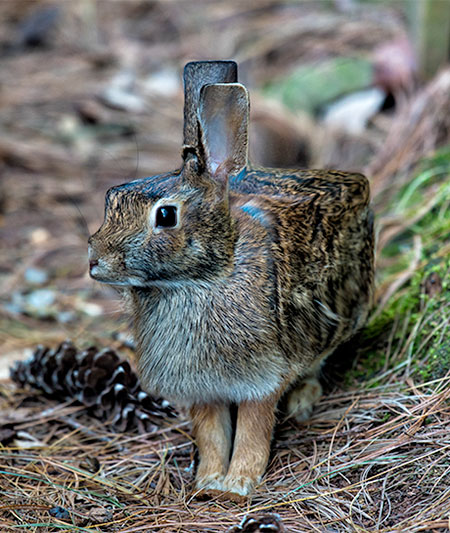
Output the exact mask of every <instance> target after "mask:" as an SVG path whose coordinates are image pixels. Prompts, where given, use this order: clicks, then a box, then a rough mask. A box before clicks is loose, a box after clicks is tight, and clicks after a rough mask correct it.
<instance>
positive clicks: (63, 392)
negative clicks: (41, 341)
mask: <svg viewBox="0 0 450 533" xmlns="http://www.w3.org/2000/svg"><path fill="white" fill-rule="evenodd" d="M10 373H11V379H12V380H13V381H15V382H16V383H18V384H19V385H21V386H24V385H29V386H31V387H34V388H35V389H40V390H42V391H43V392H44V393H45V394H46V395H47V396H49V397H51V398H56V399H58V400H72V399H76V400H78V401H79V402H80V403H82V404H83V405H85V406H86V407H87V408H88V409H89V412H90V413H91V414H92V415H93V416H95V417H97V418H99V419H101V420H108V422H111V424H112V426H113V427H114V429H116V430H117V431H128V430H131V429H134V428H137V429H138V431H139V432H140V433H146V432H149V431H153V430H154V429H155V428H156V427H157V425H158V422H160V421H161V419H162V418H167V417H172V418H173V417H175V416H176V413H175V411H174V409H173V408H172V407H171V406H170V405H169V403H168V402H167V401H165V400H162V399H160V398H153V397H152V396H150V395H149V394H147V393H146V392H144V391H143V390H142V389H141V386H140V384H139V379H138V377H137V375H136V374H135V373H134V372H133V370H132V369H131V366H130V363H129V362H128V361H125V360H122V359H120V357H119V356H118V355H117V354H116V353H115V352H114V351H113V350H111V349H104V350H101V351H98V350H97V348H95V347H90V348H88V349H87V350H84V351H82V352H80V351H78V350H77V349H76V348H75V346H74V345H73V344H72V343H71V342H70V341H65V342H63V343H62V344H61V345H60V346H59V347H58V348H56V350H50V349H49V348H46V347H44V346H38V347H37V349H36V350H35V352H34V354H33V356H32V357H31V358H30V359H29V360H27V361H18V362H16V363H15V365H14V366H13V367H12V368H11V370H10Z"/></svg>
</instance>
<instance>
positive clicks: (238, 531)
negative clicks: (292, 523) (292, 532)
mask: <svg viewBox="0 0 450 533" xmlns="http://www.w3.org/2000/svg"><path fill="white" fill-rule="evenodd" d="M228 533H286V529H285V527H284V526H283V524H282V522H281V518H280V517H279V515H277V514H273V513H268V514H261V515H248V516H246V517H245V518H244V520H242V522H241V523H240V524H239V525H238V526H233V527H231V528H230V529H229V530H228Z"/></svg>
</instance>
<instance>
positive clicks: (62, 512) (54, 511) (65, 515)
mask: <svg viewBox="0 0 450 533" xmlns="http://www.w3.org/2000/svg"><path fill="white" fill-rule="evenodd" d="M48 513H49V514H50V515H51V516H54V517H55V518H59V519H60V520H69V518H70V514H69V511H67V509H64V507H60V506H59V505H58V506H57V507H52V508H51V509H49V511H48Z"/></svg>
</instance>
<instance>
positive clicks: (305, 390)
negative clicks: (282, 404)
mask: <svg viewBox="0 0 450 533" xmlns="http://www.w3.org/2000/svg"><path fill="white" fill-rule="evenodd" d="M321 396H322V385H321V384H320V382H319V380H318V379H317V377H315V376H310V377H307V378H305V379H304V380H303V381H301V382H300V383H299V384H298V385H297V386H296V387H295V388H294V389H292V390H291V391H290V392H289V394H288V400H287V417H288V418H291V417H292V418H295V420H297V422H304V421H305V420H308V418H310V416H311V413H312V411H313V408H314V405H315V404H316V403H317V401H318V400H319V398H320V397H321Z"/></svg>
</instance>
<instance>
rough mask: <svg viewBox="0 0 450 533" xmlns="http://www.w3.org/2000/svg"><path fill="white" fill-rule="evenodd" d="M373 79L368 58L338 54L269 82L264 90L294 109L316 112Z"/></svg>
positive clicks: (366, 84)
mask: <svg viewBox="0 0 450 533" xmlns="http://www.w3.org/2000/svg"><path fill="white" fill-rule="evenodd" d="M371 81H372V64H371V62H370V61H369V60H367V59H364V58H345V57H336V58H333V59H328V60H326V61H323V62H321V63H314V64H309V65H302V66H300V67H298V68H297V69H295V70H294V71H293V72H292V73H291V74H289V75H288V76H287V77H286V78H282V79H278V80H275V81H273V82H270V83H269V84H268V85H266V87H265V88H264V89H263V93H264V95H265V96H267V97H269V98H275V99H277V100H280V101H281V102H283V104H284V105H285V106H287V107H288V108H289V109H291V110H294V111H297V110H303V111H307V112H309V113H312V114H314V113H317V112H319V111H320V110H321V109H322V108H323V107H324V106H325V105H326V104H328V103H330V102H332V101H333V100H336V99H337V98H338V97H340V96H343V95H346V94H348V93H351V92H354V91H358V90H361V89H365V88H367V87H369V86H370V85H371Z"/></svg>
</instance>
